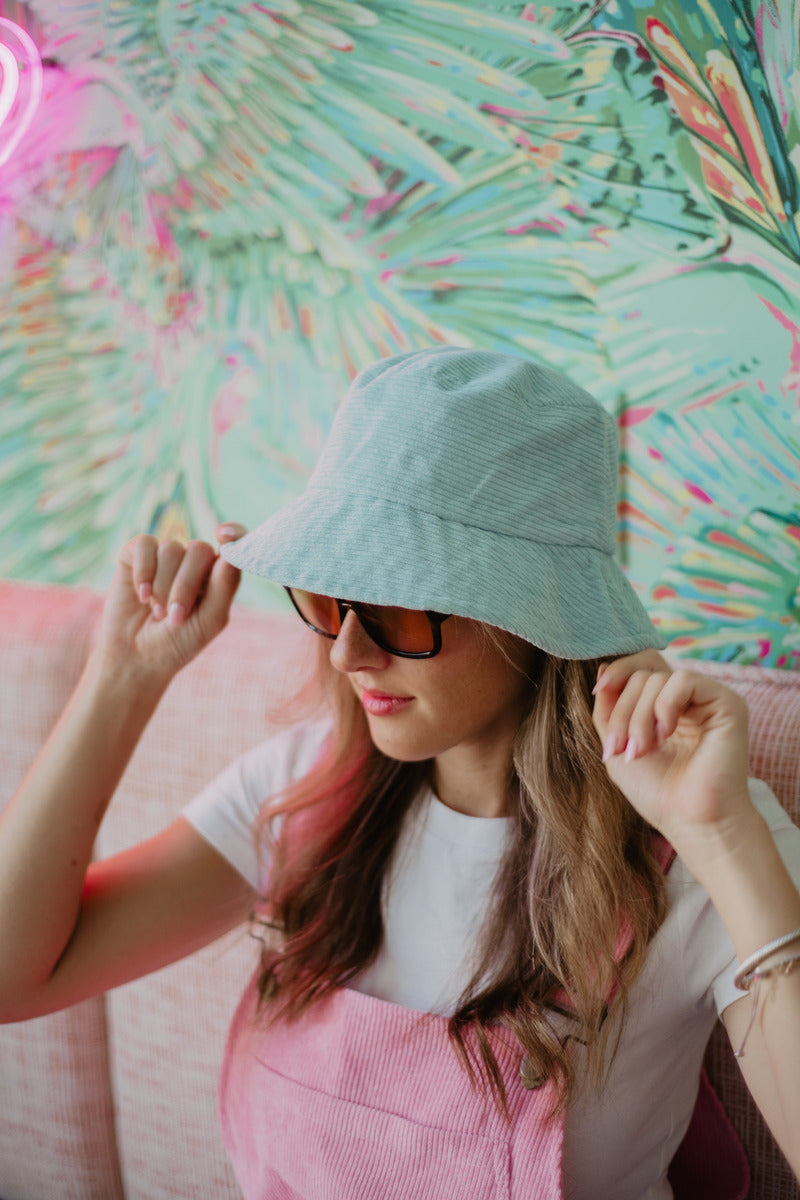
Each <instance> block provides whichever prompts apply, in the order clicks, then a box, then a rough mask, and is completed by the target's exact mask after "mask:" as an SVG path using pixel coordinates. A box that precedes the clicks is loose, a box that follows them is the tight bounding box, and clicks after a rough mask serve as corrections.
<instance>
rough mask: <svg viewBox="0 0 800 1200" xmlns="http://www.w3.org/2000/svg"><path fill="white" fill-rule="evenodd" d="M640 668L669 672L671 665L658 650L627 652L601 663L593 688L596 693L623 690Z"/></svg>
mask: <svg viewBox="0 0 800 1200" xmlns="http://www.w3.org/2000/svg"><path fill="white" fill-rule="evenodd" d="M640 670H648V671H665V672H667V673H669V670H670V667H669V663H667V662H666V661H665V660H664V659H663V658H662V657H661V655H660V654H659V653H658V651H657V650H653V649H649V650H638V651H637V652H636V653H635V654H625V655H623V656H622V658H615V659H614V660H613V661H612V662H608V663H601V665H600V667H599V668H598V672H597V683H596V684H595V686H594V688H593V693H594V695H597V693H598V692H601V691H618V692H621V691H622V689H623V688H624V686H625V684H626V683H627V681H628V680H629V679H630V677H631V676H632V675H634V674H635V673H636V671H640Z"/></svg>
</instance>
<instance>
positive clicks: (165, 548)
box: [95, 524, 246, 685]
mask: <svg viewBox="0 0 800 1200" xmlns="http://www.w3.org/2000/svg"><path fill="white" fill-rule="evenodd" d="M245 532H246V530H245V528H244V526H242V525H234V524H225V525H221V526H220V527H219V529H218V530H217V540H218V542H219V544H220V545H222V544H223V543H225V542H231V541H236V540H237V538H240V537H242V536H243V534H244V533H245ZM240 577H241V572H240V571H238V570H237V569H236V567H232V566H231V565H230V563H227V562H226V561H225V560H224V559H223V558H221V557H220V556H219V554H218V552H217V551H215V550H214V548H213V547H212V546H211V545H209V543H208V542H201V541H191V542H189V544H188V546H184V545H183V544H182V543H181V542H178V541H175V540H173V541H167V542H161V543H159V542H158V540H157V539H156V538H154V537H151V536H149V535H147V534H142V535H140V536H139V537H135V538H133V539H132V541H130V542H128V544H127V545H126V546H125V547H124V549H123V550H122V552H121V553H120V556H119V559H118V561H117V570H116V572H115V575H114V578H113V580H112V582H111V586H110V588H109V590H108V594H107V597H106V602H105V607H104V609H103V619H102V623H101V628H100V637H99V641H98V643H97V646H96V649H95V653H96V654H97V655H98V656H99V657H100V659H101V660H102V661H103V662H104V663H106V664H108V665H111V666H112V667H113V668H115V669H117V670H118V669H120V668H122V667H124V668H125V669H126V670H131V669H133V670H135V671H140V672H142V673H143V674H144V675H146V676H147V677H148V678H151V679H154V680H157V681H159V682H161V683H163V684H164V685H166V683H168V682H169V680H170V679H171V678H172V677H173V675H175V674H177V672H178V671H179V670H180V669H181V668H182V667H184V666H185V665H186V664H187V663H188V662H190V661H191V659H193V658H194V657H195V655H196V654H198V653H199V652H200V651H201V650H202V649H203V648H204V647H205V646H207V645H208V643H209V642H210V641H212V640H213V638H215V637H216V636H217V634H218V633H220V632H221V631H222V630H223V629H224V628H225V625H226V624H227V622H228V616H229V613H230V607H231V603H232V601H233V597H234V595H235V594H236V589H237V588H238V586H239V580H240Z"/></svg>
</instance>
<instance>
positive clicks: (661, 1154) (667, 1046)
mask: <svg viewBox="0 0 800 1200" xmlns="http://www.w3.org/2000/svg"><path fill="white" fill-rule="evenodd" d="M326 732H327V725H326V724H325V723H323V722H315V723H313V724H308V725H301V726H298V727H296V728H294V729H292V730H289V731H287V732H286V733H282V734H279V735H278V736H277V737H275V738H272V739H270V740H269V741H267V742H264V743H263V744H262V745H260V746H257V747H256V748H255V749H254V750H251V751H250V752H249V753H248V754H245V755H244V756H242V757H241V758H240V759H238V760H237V761H236V762H234V763H232V764H231V765H230V766H229V767H228V768H227V769H226V770H225V771H223V772H222V774H221V775H220V776H218V777H217V779H215V780H214V781H213V782H212V783H210V784H209V785H208V787H206V788H205V789H204V790H203V791H202V792H201V793H200V794H199V795H198V796H196V797H195V799H194V800H193V801H192V802H191V803H190V804H189V805H188V806H187V807H186V809H184V814H183V815H184V816H185V817H186V819H187V820H188V821H189V822H190V823H191V824H192V825H193V826H194V828H195V829H196V830H197V831H198V832H199V833H200V834H201V835H202V836H203V837H204V838H205V839H206V840H207V841H208V842H209V843H210V844H211V845H212V846H214V847H215V849H217V851H218V852H219V853H220V854H222V855H223V856H224V857H225V858H226V859H227V860H228V861H229V862H231V863H232V864H233V865H234V866H235V867H236V868H237V870H238V871H240V872H241V874H242V875H243V876H244V877H245V878H246V879H247V880H248V881H249V882H250V884H251V885H252V886H253V887H254V888H256V889H259V890H262V889H263V887H264V883H265V879H266V875H267V872H268V864H265V863H263V862H262V863H259V858H258V855H257V853H256V849H255V846H254V841H253V836H252V827H253V822H254V820H255V817H256V815H257V814H258V812H259V810H260V809H261V808H262V806H263V804H264V801H265V800H266V799H268V798H269V797H270V796H271V795H274V794H275V793H276V792H277V791H280V790H281V789H282V788H283V787H285V786H286V785H287V784H288V783H290V782H291V781H292V780H295V779H298V778H300V777H301V776H302V775H303V774H304V773H305V772H306V771H307V770H308V769H309V767H310V766H311V765H312V763H313V762H314V760H315V758H316V756H317V754H318V752H319V749H320V747H321V745H322V742H323V740H324V737H325V734H326ZM750 786H751V794H752V797H753V801H754V803H755V805H756V807H757V808H758V809H759V811H760V812H761V813H762V814H763V816H764V817H765V819H766V820H767V823H768V824H769V826H770V828H771V830H772V832H773V836H774V837H775V840H776V842H777V844H778V847H779V849H780V852H781V854H782V856H783V858H784V860H785V861H786V862H787V865H788V867H789V870H790V872H791V874H792V877H793V878H794V879H795V881H796V882H798V884H800V830H798V829H797V828H796V827H795V826H794V825H793V824H792V823H791V821H790V819H789V817H788V816H787V815H786V813H785V812H784V810H783V809H782V808H781V807H780V805H779V804H778V801H777V800H776V799H775V797H774V796H773V794H772V792H771V791H770V790H769V788H768V787H767V786H766V784H763V783H761V782H759V781H756V780H752V781H751V785H750ZM510 825H511V822H510V820H508V819H504V818H481V817H470V816H466V815H464V814H463V813H458V812H454V811H453V810H452V809H450V808H447V807H446V806H445V805H444V804H442V803H441V802H440V801H439V800H438V799H437V798H436V796H435V795H434V794H433V792H432V791H430V790H428V789H426V790H425V791H424V792H423V793H421V794H420V795H419V796H418V797H417V799H416V800H415V802H414V804H413V805H412V808H411V810H410V812H409V815H408V817H407V818H406V821H405V823H404V826H403V829H402V831H401V835H400V839H399V842H398V845H397V847H396V849H395V852H394V855H393V858H392V861H391V863H390V867H389V870H388V872H387V878H386V880H385V883H384V893H383V917H384V941H383V945H382V947H381V950H380V952H379V954H378V957H377V959H376V961H375V962H374V963H373V964H372V966H370V967H369V968H368V969H367V970H366V971H364V973H363V974H362V975H361V976H360V977H359V978H358V979H357V980H356V981H355V982H354V983H353V984H352V986H353V987H355V988H357V989H358V990H359V991H362V992H365V993H367V994H369V995H372V996H376V997H378V998H380V999H383V1000H389V1001H392V1002H394V1003H395V1004H401V1005H404V1006H406V1007H408V1008H414V1009H419V1010H422V1011H426V1012H436V1013H440V1014H443V1015H449V1013H451V1012H452V1011H453V1009H454V1007H455V1003H456V1000H457V998H458V996H459V995H460V993H461V990H462V988H463V987H464V986H465V984H466V983H467V982H468V981H469V978H470V976H471V974H472V963H471V960H470V953H471V950H472V948H473V947H474V945H475V943H476V934H477V933H478V931H479V929H480V926H481V922H482V921H483V918H484V914H485V912H486V909H487V906H488V901H489V895H490V891H491V887H492V883H493V881H494V877H495V874H496V871H497V868H498V866H499V864H500V861H501V859H502V856H503V853H504V850H505V847H506V840H507V838H508V836H509V831H510ZM667 891H668V900H669V911H668V914H667V917H666V919H665V920H664V923H663V925H662V926H661V928H660V929H659V931H658V933H657V934H656V936H655V938H654V939H653V941H652V943H651V946H650V950H649V953H648V958H647V962H646V964H645V967H644V970H643V972H642V974H641V975H640V976H639V978H638V979H637V981H636V983H635V985H634V987H633V989H632V992H631V995H630V1002H629V1008H628V1014H627V1019H626V1023H625V1028H624V1034H623V1037H622V1039H621V1041H620V1044H619V1048H618V1050H617V1054H616V1057H615V1059H614V1062H613V1065H612V1068H611V1073H610V1075H609V1079H608V1085H607V1087H606V1089H605V1090H604V1091H603V1094H602V1096H600V1097H598V1096H597V1095H595V1094H592V1093H589V1094H585V1093H584V1094H581V1095H580V1096H579V1097H578V1099H577V1100H576V1101H575V1102H574V1103H573V1104H572V1105H571V1106H570V1109H569V1111H568V1113H567V1116H566V1121H565V1133H564V1168H563V1169H564V1194H565V1197H567V1200H668V1198H669V1197H671V1195H672V1192H671V1189H670V1187H669V1184H668V1183H667V1181H666V1178H665V1175H666V1170H667V1167H668V1166H669V1163H670V1161H671V1159H672V1157H673V1155H674V1153H675V1151H676V1149H677V1147H678V1145H679V1144H680V1141H681V1139H682V1137H683V1134H684V1131H685V1129H686V1126H687V1124H688V1122H689V1119H690V1117H691V1114H692V1110H693V1107H694V1100H695V1094H696V1088H697V1078H698V1074H699V1070H700V1065H701V1061H702V1057H703V1052H704V1049H705V1045H706V1042H707V1041H708V1037H709V1035H710V1033H711V1029H712V1027H713V1025H714V1022H715V1020H716V1017H717V1015H718V1014H719V1013H721V1012H722V1011H723V1009H724V1008H726V1007H727V1005H729V1004H730V1003H732V1001H734V1000H736V999H739V998H740V997H741V995H742V993H741V992H739V991H738V990H737V989H736V988H735V987H734V984H733V975H734V973H735V971H736V966H737V963H736V956H735V954H734V950H733V946H732V944H731V940H730V937H729V936H728V934H727V932H726V930H725V928H724V926H723V924H722V921H721V920H720V918H719V916H718V915H717V912H716V910H715V909H714V908H713V906H712V904H711V902H710V900H709V898H708V896H707V894H706V893H705V891H704V890H703V889H702V888H701V887H700V886H699V884H698V883H697V882H696V881H695V880H694V879H693V877H692V876H691V875H690V874H689V872H688V871H687V870H686V868H685V866H684V865H683V863H682V862H681V860H680V859H676V861H675V863H674V864H673V866H672V869H671V870H670V872H669V875H668V877H667ZM579 1069H580V1066H579Z"/></svg>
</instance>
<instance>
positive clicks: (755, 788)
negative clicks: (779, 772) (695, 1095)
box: [711, 779, 800, 1014]
mask: <svg viewBox="0 0 800 1200" xmlns="http://www.w3.org/2000/svg"><path fill="white" fill-rule="evenodd" d="M750 795H751V797H752V800H753V803H754V804H755V806H756V808H757V809H758V811H759V812H760V813H761V815H762V816H763V817H764V820H765V821H766V822H767V824H768V825H769V828H770V830H771V832H772V836H773V838H774V839H775V844H776V846H777V847H778V851H779V853H780V855H781V858H782V859H783V861H784V862H785V863H786V866H787V869H788V871H789V874H790V875H791V877H792V879H793V880H794V882H795V885H796V886H797V887H798V888H800V829H798V828H797V826H796V825H794V824H793V823H792V820H791V818H790V816H789V814H788V813H787V812H786V811H785V809H783V808H782V807H781V805H780V803H779V802H778V800H777V798H776V797H775V795H774V794H773V792H772V791H771V790H770V788H769V787H768V786H767V785H766V783H763V782H762V781H761V780H760V779H751V780H750ZM715 915H716V914H715ZM717 920H718V921H719V926H720V928H721V929H722V934H723V936H724V937H725V939H726V941H727V943H728V946H729V948H730V953H729V955H728V962H727V963H726V965H725V967H724V969H723V970H721V971H720V972H719V973H718V974H717V976H716V977H715V979H714V981H713V984H712V989H711V990H712V994H713V997H714V1003H715V1004H716V1008H717V1012H718V1013H720V1014H721V1013H722V1012H723V1010H724V1009H726V1008H727V1007H728V1005H729V1004H733V1003H734V1001H736V1000H741V998H742V996H744V995H745V993H744V992H742V991H740V990H739V988H737V987H736V986H735V984H734V982H733V977H734V975H735V974H736V971H737V970H738V967H739V963H738V960H737V958H736V954H735V953H734V949H733V943H732V942H731V940H730V937H729V936H728V934H727V931H726V930H725V929H724V926H723V925H722V921H721V919H720V918H719V917H717Z"/></svg>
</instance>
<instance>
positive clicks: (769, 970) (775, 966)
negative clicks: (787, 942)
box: [733, 939, 800, 1058]
mask: <svg viewBox="0 0 800 1200" xmlns="http://www.w3.org/2000/svg"><path fill="white" fill-rule="evenodd" d="M779 940H780V939H779ZM748 961H749V960H748ZM798 962H800V947H798V948H797V950H795V951H794V952H793V953H792V954H786V955H785V956H784V957H783V958H779V959H778V961H777V962H774V963H770V964H769V965H768V966H766V967H763V968H762V967H760V966H758V967H753V968H752V969H751V970H749V971H748V972H747V974H746V975H745V976H743V977H742V979H741V982H740V983H739V984H738V985H737V986H739V987H744V988H746V989H747V990H748V991H749V990H750V985H751V984H752V983H754V982H755V987H754V988H753V1003H752V1006H751V1008H750V1019H749V1021H748V1022H747V1028H746V1029H745V1031H744V1037H743V1038H742V1044H741V1046H740V1047H739V1049H738V1050H735V1051H734V1054H733V1057H734V1058H744V1048H745V1045H746V1043H747V1039H748V1037H749V1036H750V1030H751V1029H752V1028H753V1022H754V1021H755V1019H756V1009H757V1008H758V987H759V984H760V983H761V980H762V979H769V977H770V975H777V974H778V972H780V974H781V975H788V974H789V972H790V971H792V970H793V969H794V968H795V967H796V966H797V964H798ZM744 965H745V966H746V965H747V964H746V963H745V964H744ZM741 974H742V972H741V969H740V970H739V973H738V975H737V976H736V978H737V979H739V977H740V976H741Z"/></svg>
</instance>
